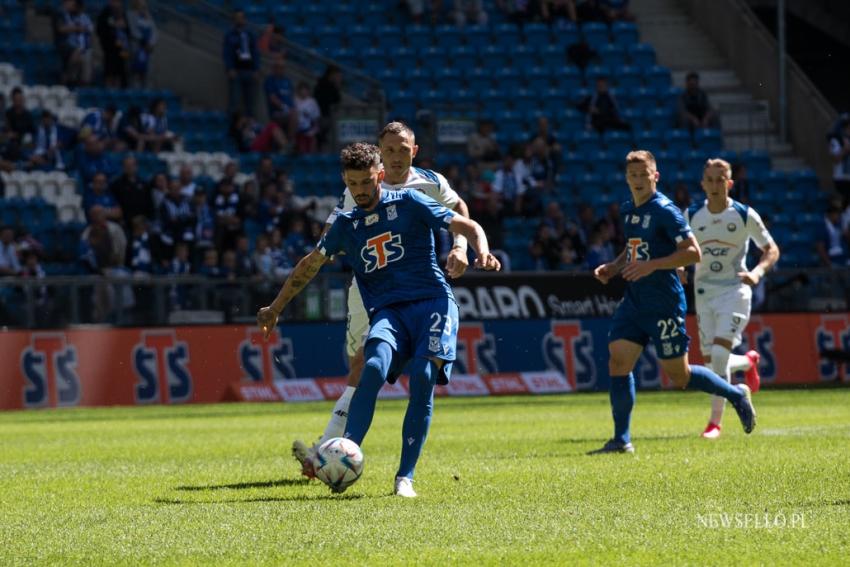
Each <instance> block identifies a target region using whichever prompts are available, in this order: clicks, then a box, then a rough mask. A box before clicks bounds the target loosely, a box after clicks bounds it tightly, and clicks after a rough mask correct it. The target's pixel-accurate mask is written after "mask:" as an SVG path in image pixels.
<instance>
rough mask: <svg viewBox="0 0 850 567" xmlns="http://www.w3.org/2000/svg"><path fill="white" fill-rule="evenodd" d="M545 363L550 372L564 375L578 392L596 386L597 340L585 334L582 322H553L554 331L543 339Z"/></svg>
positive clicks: (552, 329)
mask: <svg viewBox="0 0 850 567" xmlns="http://www.w3.org/2000/svg"><path fill="white" fill-rule="evenodd" d="M543 360H544V361H546V368H547V369H549V370H557V371H558V372H560V373H561V374H563V375H564V377H565V378H566V379H567V381H568V382H569V383H570V386H571V387H572V388H573V389H574V390H575V389H580V390H586V389H590V388H593V386H594V385H595V384H596V368H595V364H594V362H593V337H592V336H591V334H590V332H588V331H583V330H582V328H581V323H580V322H579V321H576V320H570V321H552V327H551V330H550V331H549V332H548V333H546V335H545V336H544V337H543Z"/></svg>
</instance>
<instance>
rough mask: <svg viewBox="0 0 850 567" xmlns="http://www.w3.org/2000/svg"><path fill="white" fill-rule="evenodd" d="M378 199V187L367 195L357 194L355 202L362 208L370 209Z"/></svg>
mask: <svg viewBox="0 0 850 567" xmlns="http://www.w3.org/2000/svg"><path fill="white" fill-rule="evenodd" d="M377 201H378V188H377V187H375V189H374V190H373V191H372V192H371V193H369V194H367V195H363V194H360V195H355V196H354V202H355V203H357V206H358V207H360V208H361V209H370V208H372V206H373V205H374V204H375V203H376V202H377Z"/></svg>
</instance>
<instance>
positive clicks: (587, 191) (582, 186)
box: [576, 173, 605, 203]
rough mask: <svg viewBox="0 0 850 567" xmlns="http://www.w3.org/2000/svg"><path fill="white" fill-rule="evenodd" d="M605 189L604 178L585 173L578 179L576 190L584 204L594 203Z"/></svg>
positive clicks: (596, 174)
mask: <svg viewBox="0 0 850 567" xmlns="http://www.w3.org/2000/svg"><path fill="white" fill-rule="evenodd" d="M604 187H605V186H604V185H603V183H602V176H601V175H599V174H598V173H585V174H583V175H579V176H578V178H577V183H576V188H577V189H578V195H579V198H580V199H581V200H582V201H583V202H586V203H590V202H592V200H593V199H594V198H595V197H596V195H598V194H600V193H602V192H603V190H604Z"/></svg>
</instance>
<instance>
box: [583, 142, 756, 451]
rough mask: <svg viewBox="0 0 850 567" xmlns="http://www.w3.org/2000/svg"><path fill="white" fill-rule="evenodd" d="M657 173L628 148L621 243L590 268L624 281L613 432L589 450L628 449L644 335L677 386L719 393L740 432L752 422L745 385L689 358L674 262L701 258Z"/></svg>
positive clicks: (613, 334)
mask: <svg viewBox="0 0 850 567" xmlns="http://www.w3.org/2000/svg"><path fill="white" fill-rule="evenodd" d="M658 178H659V174H658V170H657V167H656V164H655V157H654V156H653V155H652V153H650V152H648V151H634V152H630V153H629V154H628V155H627V156H626V182H627V183H628V185H629V190H630V192H631V194H632V200H631V202H627V203H625V204H624V205H623V207H622V217H623V223H624V227H623V228H624V234H625V237H626V249H625V250H624V251H623V252H622V253H621V254H620V255H619V256H618V257H617V259H616V260H614V261H613V262H610V263H607V264H603V265H601V266H599V267H598V268H596V270H594V272H593V274H594V275H595V276H596V278H597V279H598V280H599V281H601V282H602V283H603V284H606V283H608V281H609V280H611V279H612V278H613V277H615V276H617V275H622V276H623V278H624V279H625V280H626V282H627V284H626V291H625V294H624V296H623V300H622V301H621V302H620V304H619V305H618V306H617V310H616V311H615V312H614V317H613V319H612V321H611V329H610V331H609V332H608V341H609V342H608V350H609V355H610V358H609V361H608V372H609V374H610V376H611V391H610V396H611V413H612V415H613V418H614V437H613V438H611V439H610V440H609V441H608V442H606V443H605V445H604V446H603V447H602V448H601V449H597V450H595V451H592V452H591V454H601V453H633V452H634V450H635V449H634V446H633V445H632V443H631V431H630V426H631V416H632V409H633V408H634V405H635V380H634V376H633V375H632V370H633V369H634V366H635V363H636V362H637V360H638V358H639V357H640V355H641V353H642V352H643V349H644V348H646V345H647V344H648V343H649V341H652V343H653V345H654V346H655V352H656V355H657V356H658V358H659V360H660V362H661V367H662V368H663V369H664V372H666V373H667V375H668V376H669V377H670V379H671V380H672V381H673V383H674V384H675V385H676V386H677V387H679V388H683V389H684V388H690V389H694V390H702V391H703V392H707V393H709V394H714V395H718V396H722V397H723V398H726V399H727V400H729V401H730V402H731V403H732V406H733V407H734V408H735V411H737V412H738V417H739V418H740V419H741V424H742V425H743V426H744V432H745V433H751V432H752V431H753V429H754V428H755V426H756V412H755V408H753V404H752V400H751V395H750V389H749V388H748V387H747V386H746V385H739V386H733V385H731V384H729V383H728V382H727V381H726V380H724V379H723V378H722V377H720V376H718V375H717V374H715V373H714V372H712V371H711V370H709V369H708V368H706V367H704V366H695V365H689V364H688V358H687V357H688V343H689V342H690V339H689V338H688V335H687V332H686V331H685V310H686V304H685V290H684V288H683V287H682V283H681V282H680V281H679V277H678V275H677V274H676V269H677V268H679V267H684V266H689V265H691V264H695V263H696V262H699V260H700V248H699V245H698V244H697V241H696V238H694V235H693V233H691V230H690V228H689V227H688V223H687V222H685V218H684V217H683V216H682V213H681V212H680V211H679V209H678V208H677V207H676V205H674V204H673V202H672V201H671V200H670V199H668V198H667V197H665V196H664V195H662V194H661V193H659V192H658V190H657V189H656V185H657V183H658Z"/></svg>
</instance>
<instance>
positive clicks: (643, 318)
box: [608, 299, 691, 358]
mask: <svg viewBox="0 0 850 567" xmlns="http://www.w3.org/2000/svg"><path fill="white" fill-rule="evenodd" d="M619 339H625V340H627V341H630V342H633V343H637V344H639V345H641V346H643V347H645V346H646V345H647V344H649V341H650V339H651V340H652V344H653V345H655V354H656V356H658V358H678V357H680V356H682V355H683V354H687V352H688V344H689V343H690V342H691V339H690V337H688V332H687V329H685V309H684V308H677V309H673V310H672V312H671V311H670V310H665V311H664V312H661V311H659V312H652V311H650V310H647V309H641V310H639V309H637V307H635V305H634V303H632V302H631V301H630V300H629V299H623V301H622V302H621V303H620V305H618V306H617V310H616V311H615V312H614V317H613V318H612V319H611V329H610V330H609V331H608V342H609V343H611V342H614V341H616V340H619Z"/></svg>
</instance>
